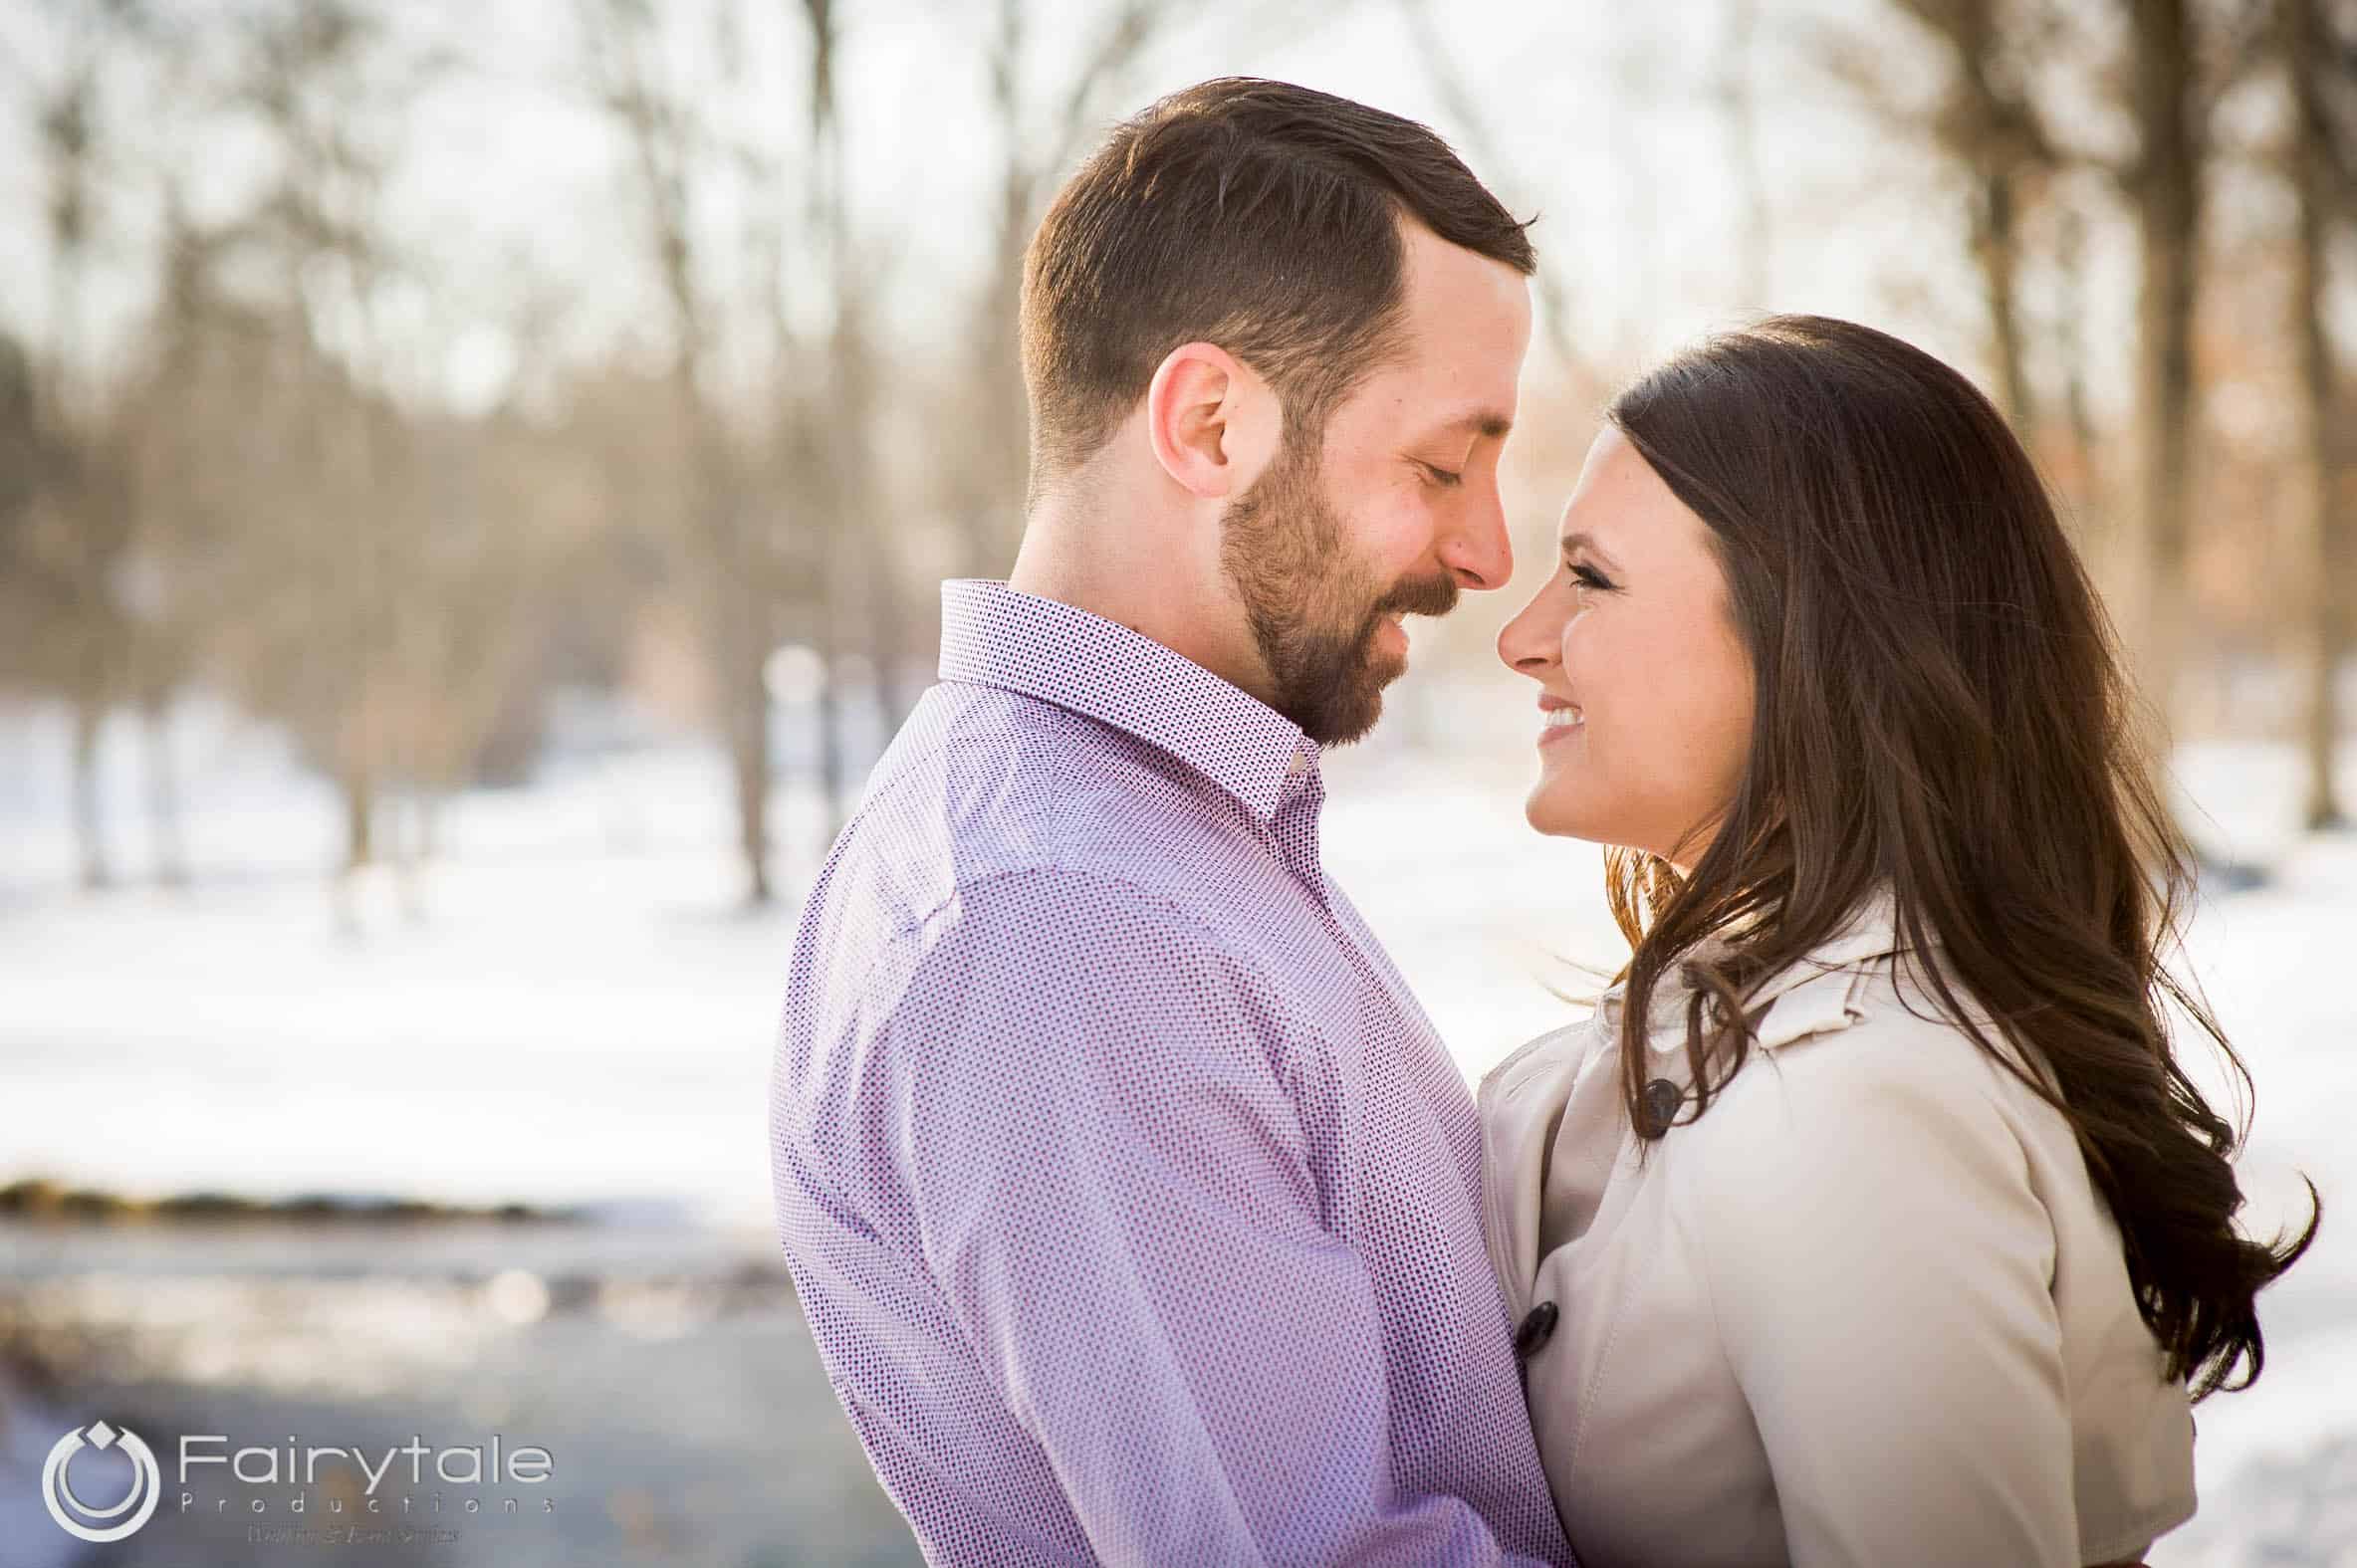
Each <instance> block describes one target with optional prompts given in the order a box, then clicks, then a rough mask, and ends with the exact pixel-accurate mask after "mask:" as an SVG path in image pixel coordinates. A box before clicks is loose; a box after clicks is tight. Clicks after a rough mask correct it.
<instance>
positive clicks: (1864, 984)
mask: <svg viewBox="0 0 2357 1568" xmlns="http://www.w3.org/2000/svg"><path fill="white" fill-rule="evenodd" d="M1898 945H1899V944H1898V942H1897V940H1896V938H1895V936H1894V934H1893V931H1892V922H1891V913H1890V904H1889V901H1888V897H1887V895H1885V896H1883V897H1880V898H1877V899H1876V900H1874V901H1872V902H1870V903H1869V904H1868V905H1866V906H1865V907H1864V909H1863V911H1862V912H1861V914H1860V915H1859V916H1857V917H1856V918H1855V919H1854V920H1853V922H1852V923H1851V925H1850V926H1849V927H1848V928H1847V929H1846V930H1845V931H1844V932H1842V933H1841V934H1840V935H1839V936H1838V937H1837V938H1835V939H1834V940H1832V941H1829V942H1828V943H1826V944H1825V945H1824V946H1823V947H1821V948H1820V949H1819V950H1818V952H1817V953H1816V954H1815V955H1814V956H1813V957H1812V959H1811V960H1810V961H1808V962H1806V963H1803V964H1801V965H1799V966H1796V967H1795V968H1794V969H1793V970H1792V971H1789V972H1787V973H1786V974H1785V975H1783V976H1781V977H1779V978H1778V979H1777V980H1775V981H1772V982H1770V983H1769V985H1768V987H1767V988H1765V989H1764V990H1763V991H1762V992H1761V993H1759V996H1760V998H1761V999H1763V1000H1768V999H1772V1005H1771V1006H1770V1008H1769V1010H1768V1013H1767V1015H1766V1016H1765V1017H1764V1018H1763V1019H1762V1026H1761V1034H1760V1042H1759V1047H1758V1048H1756V1049H1755V1050H1754V1052H1753V1053H1752V1054H1751V1056H1750V1057H1749V1058H1748V1059H1747V1061H1746V1063H1745V1065H1744V1067H1743V1069H1742V1071H1741V1072H1740V1073H1738V1074H1737V1076H1736V1078H1735V1079H1734V1081H1733V1082H1732V1083H1730V1084H1729V1085H1728V1087H1727V1089H1726V1090H1725V1091H1724V1093H1723V1094H1722V1095H1721V1096H1720V1097H1719V1098H1718V1099H1717V1100H1715V1101H1714V1102H1713V1104H1712V1106H1711V1108H1710V1110H1709V1111H1708V1112H1707V1113H1706V1114H1705V1115H1703V1116H1702V1117H1701V1118H1700V1119H1699V1120H1696V1121H1694V1122H1693V1123H1692V1124H1691V1125H1680V1126H1676V1127H1673V1128H1672V1130H1671V1131H1670V1133H1669V1134H1668V1136H1667V1137H1666V1138H1665V1139H1664V1140H1662V1141H1661V1142H1660V1143H1659V1144H1658V1145H1656V1146H1655V1147H1654V1148H1653V1150H1652V1152H1651V1154H1650V1157H1649V1158H1647V1159H1646V1160H1645V1161H1643V1162H1642V1163H1640V1161H1639V1159H1638V1147H1637V1145H1638V1140H1637V1139H1636V1137H1635V1136H1634V1134H1633V1133H1632V1132H1631V1130H1630V1128H1629V1126H1628V1119H1627V1116H1626V1114H1625V1113H1624V1111H1623V1110H1622V1104H1621V1088H1620V1065H1619V1056H1620V1046H1619V1043H1618V1042H1617V1039H1616V1034H1617V1029H1618V1024H1619V1017H1620V1011H1619V1008H1620V998H1619V996H1618V992H1617V988H1616V989H1615V991H1613V992H1609V993H1607V994H1606V996H1605V999H1604V1001H1603V1003H1602V1004H1601V1005H1600V1006H1599V1007H1598V1008H1597V1009H1596V1011H1595V1014H1594V1015H1593V1016H1592V1017H1591V1018H1589V1019H1588V1020H1586V1021H1584V1022H1582V1023H1579V1024H1576V1025H1573V1026H1571V1027H1569V1028H1565V1029H1561V1030H1558V1031H1556V1032H1554V1033H1551V1034H1546V1035H1543V1036H1541V1037H1539V1038H1538V1039H1535V1040H1532V1041H1531V1042H1530V1043H1529V1044H1528V1045H1526V1046H1524V1047H1523V1048H1522V1049H1521V1050H1519V1051H1517V1052H1516V1053H1515V1054H1514V1055H1513V1056H1511V1057H1509V1058H1508V1059H1507V1060H1506V1061H1505V1062H1503V1063H1502V1064H1501V1065H1500V1066H1499V1067H1498V1068H1497V1069H1496V1070H1494V1071H1493V1072H1491V1073H1490V1074H1488V1075H1487V1076H1486V1077H1485V1078H1484V1080H1483V1082H1482V1085H1481V1089H1480V1094H1479V1100H1480V1105H1481V1114H1482V1124H1483V1144H1484V1149H1483V1153H1484V1166H1485V1175H1484V1181H1485V1189H1486V1190H1485V1193H1484V1210H1485V1222H1486V1225H1487V1229H1488V1232H1489V1241H1490V1255H1491V1260H1492V1262H1493V1263H1494V1264H1495V1266H1496V1267H1497V1269H1498V1271H1499V1275H1500V1277H1501V1279H1502V1281H1503V1282H1504V1285H1505V1289H1506V1294H1507V1299H1508V1303H1509V1305H1510V1306H1511V1307H1512V1309H1513V1311H1514V1312H1515V1315H1516V1316H1515V1320H1516V1322H1517V1323H1518V1324H1523V1325H1525V1326H1526V1328H1527V1330H1528V1331H1527V1332H1526V1334H1525V1335H1524V1336H1523V1337H1524V1340H1525V1341H1526V1342H1528V1343H1534V1344H1535V1348H1534V1349H1532V1351H1531V1353H1530V1354H1529V1356H1528V1359H1527V1361H1526V1364H1525V1366H1526V1376H1527V1379H1528V1387H1529V1394H1530V1402H1531V1415H1532V1426H1533V1428H1534V1429H1535V1431H1536V1433H1537V1436H1538V1443H1539V1450H1540V1453H1541V1455H1542V1456H1543V1457H1544V1459H1545V1463H1546V1471H1547V1479H1548V1483H1549V1484H1550V1486H1551V1487H1552V1488H1553V1491H1554V1496H1555V1503H1556V1506H1557V1508H1558V1510H1559V1511H1560V1512H1561V1514H1562V1518H1563V1524H1564V1527H1565V1529H1566V1530H1567V1531H1568V1532H1569V1534H1570V1537H1571V1542H1572V1546H1573V1548H1574V1549H1575V1550H1576V1551H1577V1552H1578V1554H1579V1558H1580V1561H1581V1562H1582V1563H1583V1564H1585V1565H1587V1568H1652V1565H1663V1564H1674V1565H1679V1568H1722V1565H1725V1568H1736V1565H1739V1564H1740V1565H1760V1564H1782V1563H1794V1564H1800V1565H1802V1568H1835V1565H1842V1568H1851V1565H1855V1568H1868V1565H1872V1568H1890V1565H1905V1568H1941V1565H1947V1564H1954V1565H1956V1568H1994V1565H2004V1568H2044V1565H2051V1568H2079V1565H2082V1564H2088V1563H2109V1562H2114V1561H2117V1560H2122V1559H2129V1558H2135V1557H2139V1556H2141V1555H2142V1554H2143V1552H2144V1550H2145V1548H2146V1547H2147V1546H2148V1545H2149V1544H2150V1543H2151V1542H2152V1540H2153V1539H2154V1538H2155V1537H2157V1536H2158V1535H2160V1534H2161V1533H2162V1532H2163V1531H2166V1530H2168V1529H2171V1528H2173V1527H2175V1526H2176V1525H2178V1524H2180V1523H2182V1522H2184V1521H2185V1520H2186V1519H2187V1518H2189V1517H2191V1516H2192V1514H2193V1511H2194V1480H2193V1426H2192V1420H2191V1415H2190V1412H2189V1409H2188V1406H2187V1401H2186V1395H2185V1391H2184V1389H2183V1388H2182V1387H2181V1386H2179V1385H2177V1384H2174V1383H2170V1382H2167V1381H2165V1380H2164V1378H2163V1376H2162V1366H2163V1358H2162V1355H2161V1351H2160V1349H2159V1347H2158V1345H2157V1344H2156V1343H2155V1342H2154V1340H2153V1338H2152V1336H2151V1334H2150V1332H2149V1331H2148V1330H2147V1329H2146V1328H2145V1326H2144V1324H2143V1323H2142V1321H2141V1320H2140V1319H2139V1318H2138V1316H2137V1311H2136V1305H2135V1302H2134V1300H2133V1299H2132V1297H2131V1295H2130V1292H2129V1286H2128V1276H2127V1268H2126V1263H2125V1261H2124V1259H2123V1256H2122V1252H2121V1245H2120V1237H2119V1232H2118V1231H2117V1229H2116V1228H2115V1227H2114V1225H2113V1224H2112V1221H2111V1219H2110V1218H2109V1216H2108V1214H2107V1212H2106V1211H2105V1209H2104V1207H2103V1205H2102V1204H2101V1202H2100V1200H2099V1199H2098V1198H2097V1196H2096V1194H2095V1192H2094V1191H2093V1189H2092V1187H2091V1185H2090V1183H2089V1180H2088V1177H2087V1171H2086V1166H2085V1163H2084V1160H2083V1159H2082V1157H2081V1156H2080V1154H2079V1151H2078V1148H2077V1146H2076V1144H2075V1143H2074V1142H2073V1140H2072V1137H2071V1134H2070V1131H2069V1128H2068V1126H2067V1125H2066V1124H2065V1123H2064V1121H2063V1119H2062V1118H2061V1116H2060V1115H2059V1114H2057V1113H2056V1112H2055V1111H2054V1110H2053V1109H2052V1108H2051V1107H2049V1106H2047V1105H2046V1104H2045V1103H2044V1102H2042V1101H2041V1100H2039V1099H2038V1098H2037V1097H2036V1096H2035V1095H2034V1094H2032V1093H2031V1092H2030V1091H2029V1089H2028V1088H2027V1087H2026V1086H2025V1085H2023V1084H2022V1083H2021V1082H2019V1081H2018V1080H2017V1079H2015V1078H2013V1077H2012V1076H2011V1075H2010V1074H2008V1073H2007V1072H2005V1071H2004V1070H2003V1068H2001V1067H2000V1066H1999V1065H1998V1064H1997V1063H1996V1062H1994V1061H1992V1060H1990V1059H1989V1057H1988V1056H1987V1055H1986V1054H1985V1053H1984V1052H1983V1051H1982V1050H1981V1049H1980V1048H1979V1047H1978V1046H1976V1045H1975V1044H1974V1043H1973V1042H1972V1041H1971V1040H1970V1039H1969V1038H1968V1037H1967V1036H1966V1035H1965V1034H1964V1033H1963V1031H1961V1030H1960V1029H1958V1028H1956V1027H1955V1026H1954V1025H1952V1024H1950V1023H1946V1022H1935V1021H1930V1018H1931V1017H1932V1016H1936V1009H1935V1008H1934V1007H1933V1005H1932V1003H1931V999H1930V998H1929V997H1928V996H1926V995H1924V993H1923V992H1922V990H1921V988H1920V986H1919V984H1918V983H1917V982H1916V980H1915V978H1914V977H1915V974H1916V972H1915V971H1914V969H1913V968H1912V966H1910V965H1906V964H1902V963H1900V962H1899V961H1897V960H1896V959H1895V958H1894V957H1893V950H1894V949H1895V948H1897V947H1898ZM1911 1008H1912V1010H1910V1009H1911ZM1918 1014H1922V1015H1921V1016H1919V1015H1918ZM1653 1017H1654V1019H1655V1020H1657V1021H1656V1022H1655V1023H1654V1025H1653V1031H1652V1032H1653V1038H1652V1040H1651V1042H1650V1044H1649V1048H1648V1057H1649V1059H1648V1062H1647V1065H1646V1072H1647V1073H1648V1075H1649V1076H1651V1077H1652V1078H1654V1079H1656V1080H1660V1079H1666V1080H1668V1085H1673V1086H1675V1087H1676V1088H1677V1089H1679V1090H1680V1091H1684V1090H1685V1089H1686V1088H1687V1087H1688V1085H1689V1084H1690V1082H1691V1078H1690V1074H1689V1072H1688V1070H1687V1067H1686V1062H1685V1052H1684V1048H1683V1027H1684V1018H1685V1008H1684V1007H1683V995H1682V993H1681V992H1680V991H1679V990H1678V989H1677V984H1676V983H1675V982H1673V981H1665V982H1664V983H1663V984H1662V987H1661V988H1660V990H1659V993H1658V994H1657V997H1656V1000H1655V1003H1654V1007H1653ZM1656 1092H1657V1093H1663V1094H1666V1093H1667V1092H1668V1086H1665V1085H1662V1084H1659V1083H1657V1084H1656ZM1690 1110H1691V1101H1690V1100H1689V1102H1688V1104H1687V1106H1686V1108H1685V1109H1683V1110H1681V1111H1680V1113H1679V1114H1680V1115H1681V1116H1682V1117H1683V1116H1684V1115H1686V1114H1687V1113H1688V1112H1689V1111H1690ZM1542 1303H1552V1306H1553V1310H1552V1311H1551V1312H1550V1311H1549V1310H1548V1309H1547V1308H1546V1307H1545V1306H1544V1305H1542ZM1534 1312H1535V1314H1536V1316H1535V1317H1532V1314H1533V1313H1534ZM1550 1320H1551V1322H1552V1324H1553V1326H1552V1328H1551V1332H1546V1330H1547V1328H1548V1324H1549V1322H1550Z"/></svg>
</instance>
